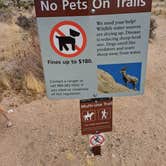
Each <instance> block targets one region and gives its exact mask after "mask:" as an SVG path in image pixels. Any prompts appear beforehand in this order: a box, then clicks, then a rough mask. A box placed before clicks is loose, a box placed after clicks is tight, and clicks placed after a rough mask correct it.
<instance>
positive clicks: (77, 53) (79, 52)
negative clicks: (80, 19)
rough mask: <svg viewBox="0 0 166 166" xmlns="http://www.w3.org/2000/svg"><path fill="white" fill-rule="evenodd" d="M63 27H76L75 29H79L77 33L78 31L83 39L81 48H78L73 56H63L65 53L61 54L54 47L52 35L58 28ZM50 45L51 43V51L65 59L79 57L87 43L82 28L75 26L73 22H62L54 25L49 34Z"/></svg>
mask: <svg viewBox="0 0 166 166" xmlns="http://www.w3.org/2000/svg"><path fill="white" fill-rule="evenodd" d="M64 25H71V26H74V27H76V28H77V29H79V31H80V32H81V34H82V38H83V42H82V46H81V48H79V49H78V50H77V52H75V53H73V54H65V53H63V52H61V51H60V50H59V49H58V48H57V47H56V46H55V44H54V33H55V32H57V31H58V29H59V28H60V27H62V26H64ZM50 43H51V47H52V49H53V50H54V51H55V52H56V53H57V54H58V55H60V56H62V57H65V58H73V57H76V56H78V55H80V54H81V52H82V51H83V50H84V49H85V47H86V43H87V38H86V33H85V31H84V30H83V28H82V27H81V26H80V25H79V24H77V23H75V22H73V21H62V22H60V23H58V24H56V25H55V26H54V27H53V29H52V30H51V33H50Z"/></svg>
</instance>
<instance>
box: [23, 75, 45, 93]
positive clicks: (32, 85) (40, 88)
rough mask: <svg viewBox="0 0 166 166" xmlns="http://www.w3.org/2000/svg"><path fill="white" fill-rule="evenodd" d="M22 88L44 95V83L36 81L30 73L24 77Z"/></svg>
mask: <svg viewBox="0 0 166 166" xmlns="http://www.w3.org/2000/svg"><path fill="white" fill-rule="evenodd" d="M24 85H25V86H24V88H26V89H27V90H30V91H32V92H33V93H44V91H45V88H44V83H43V82H42V81H41V80H39V79H37V78H36V77H35V76H34V74H33V73H32V72H29V73H28V74H27V75H25V76H24Z"/></svg>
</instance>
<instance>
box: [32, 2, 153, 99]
mask: <svg viewBox="0 0 166 166" xmlns="http://www.w3.org/2000/svg"><path fill="white" fill-rule="evenodd" d="M151 4H152V0H35V6H36V15H37V22H38V31H39V36H40V46H41V52H42V61H43V66H44V73H45V82H46V87H47V88H46V89H47V95H48V97H49V98H51V99H54V98H57V99H58V98H59V99H60V98H80V99H86V98H95V97H97V98H100V97H110V96H129V95H140V94H142V93H143V92H144V84H145V72H146V61H147V48H148V37H149V25H150V14H151V13H150V12H151Z"/></svg>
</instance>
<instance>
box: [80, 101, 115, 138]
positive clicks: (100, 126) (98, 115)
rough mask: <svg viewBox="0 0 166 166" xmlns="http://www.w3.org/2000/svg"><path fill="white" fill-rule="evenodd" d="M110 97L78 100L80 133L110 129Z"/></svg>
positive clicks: (94, 132) (111, 103)
mask: <svg viewBox="0 0 166 166" xmlns="http://www.w3.org/2000/svg"><path fill="white" fill-rule="evenodd" d="M112 105H113V99H112V98H98V99H87V100H81V101H80V110H81V114H80V115H81V131H82V135H87V134H98V133H102V132H109V131H112Z"/></svg>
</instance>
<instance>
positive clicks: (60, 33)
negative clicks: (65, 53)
mask: <svg viewBox="0 0 166 166" xmlns="http://www.w3.org/2000/svg"><path fill="white" fill-rule="evenodd" d="M56 32H57V33H59V35H60V36H63V37H65V36H66V35H65V34H64V33H63V32H62V31H61V30H59V29H56ZM75 47H76V50H77V51H79V50H81V48H80V47H78V46H77V45H75Z"/></svg>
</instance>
